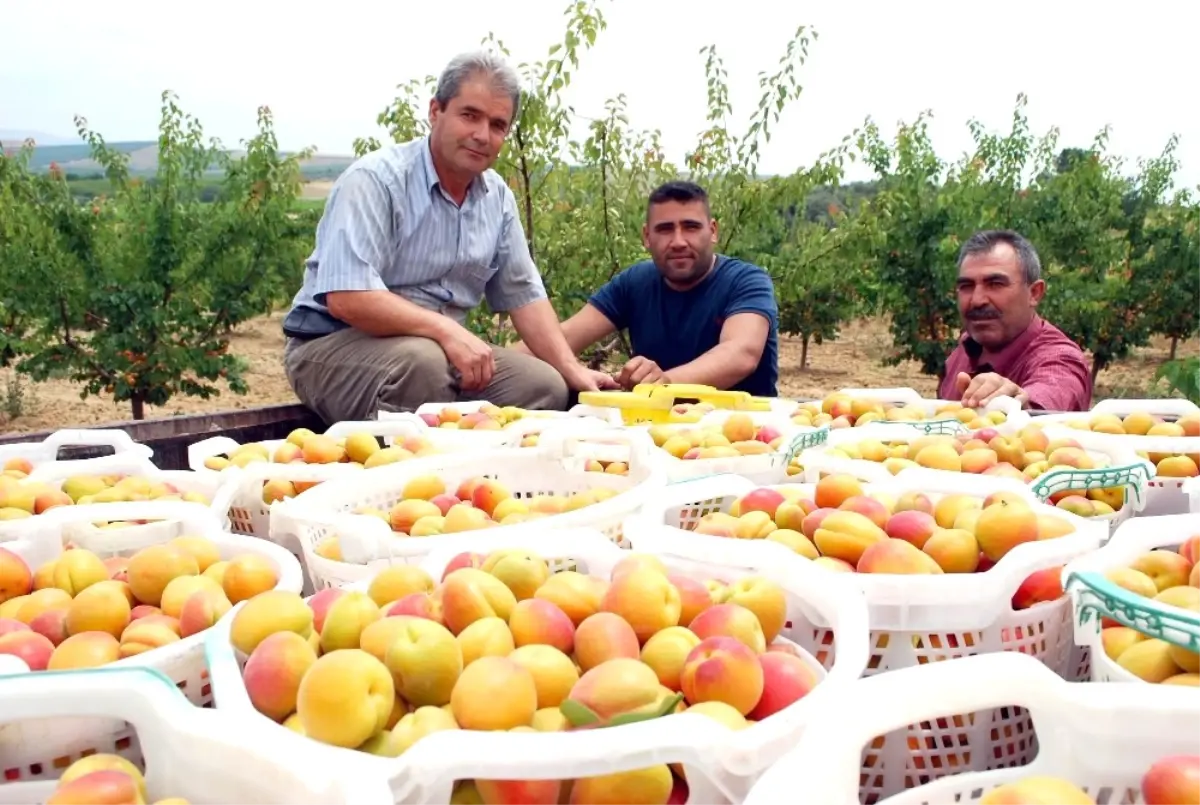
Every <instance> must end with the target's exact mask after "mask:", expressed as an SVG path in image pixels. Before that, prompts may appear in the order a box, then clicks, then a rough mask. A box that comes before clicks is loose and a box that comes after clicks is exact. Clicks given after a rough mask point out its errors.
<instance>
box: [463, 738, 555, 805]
mask: <svg viewBox="0 0 1200 805" xmlns="http://www.w3.org/2000/svg"><path fill="white" fill-rule="evenodd" d="M517 729H520V728H519V727H518V728H517ZM562 786H563V781H562V780H483V779H476V780H475V788H476V793H477V794H478V795H479V798H480V799H479V801H480V802H481V803H487V805H558V802H559V798H560V796H561V795H562Z"/></svg>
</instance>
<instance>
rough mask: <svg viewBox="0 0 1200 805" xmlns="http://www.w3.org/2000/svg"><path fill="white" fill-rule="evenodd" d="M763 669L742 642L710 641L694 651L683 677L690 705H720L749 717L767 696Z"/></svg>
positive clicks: (715, 638) (722, 639) (687, 662)
mask: <svg viewBox="0 0 1200 805" xmlns="http://www.w3.org/2000/svg"><path fill="white" fill-rule="evenodd" d="M763 684H764V682H763V669H762V666H761V665H760V664H759V662H758V656H757V655H756V654H755V653H754V652H753V651H752V650H751V649H749V648H747V647H746V645H745V644H744V643H742V642H741V641H739V640H737V639H735V638H732V637H725V636H717V637H708V638H705V639H703V640H701V641H700V643H699V644H698V645H697V646H696V647H695V648H693V649H692V650H691V652H690V653H689V654H688V656H687V660H686V661H685V662H684V666H683V673H682V674H681V675H680V686H681V687H682V689H683V694H684V696H685V697H686V698H687V701H688V703H689V704H697V703H699V702H707V701H720V702H725V703H726V704H728V705H730V706H731V707H733V708H734V709H735V710H737V711H738V712H739V713H741V714H742V715H746V714H747V713H749V712H750V711H751V710H753V709H754V706H755V705H756V704H758V701H759V699H760V698H762V693H763Z"/></svg>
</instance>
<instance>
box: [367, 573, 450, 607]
mask: <svg viewBox="0 0 1200 805" xmlns="http://www.w3.org/2000/svg"><path fill="white" fill-rule="evenodd" d="M434 587H435V584H434V582H433V579H432V578H431V577H430V575H429V574H428V573H426V572H425V571H424V570H422V569H421V568H420V567H417V566H416V565H392V566H391V567H388V568H385V569H384V570H382V571H380V572H379V573H378V574H377V575H376V576H375V578H373V579H371V584H370V586H369V587H368V588H367V595H368V596H370V597H371V600H372V601H374V602H375V603H376V604H377V605H378V606H379V607H381V608H382V607H385V606H387V605H388V604H391V603H393V602H394V601H399V600H400V599H401V598H403V597H405V596H406V595H411V594H413V593H430V592H433V589H434Z"/></svg>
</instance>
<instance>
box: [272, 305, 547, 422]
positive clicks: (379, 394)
mask: <svg viewBox="0 0 1200 805" xmlns="http://www.w3.org/2000/svg"><path fill="white" fill-rule="evenodd" d="M492 351H493V354H494V355H495V358H496V371H495V373H494V374H493V375H492V382H491V383H490V384H489V385H488V386H487V388H485V389H481V390H479V391H475V392H462V391H460V390H459V388H458V372H457V371H456V370H455V369H454V367H452V366H451V365H450V363H449V361H447V360H446V354H445V353H444V352H442V348H441V347H440V346H438V344H437V342H436V341H433V340H431V339H428V338H419V337H415V336H399V337H394V338H375V337H373V336H370V335H367V334H366V333H364V332H362V331H361V330H355V329H353V328H346V329H344V330H339V331H338V332H336V333H332V334H330V335H327V336H324V337H322V338H314V339H312V340H310V341H300V340H297V339H289V340H288V343H287V347H286V350H285V352H284V367H285V370H286V372H287V377H288V382H290V383H291V385H292V390H293V391H294V392H296V396H297V397H299V398H300V401H301V402H303V403H304V404H305V405H306V406H308V407H309V408H310V409H312V411H313V412H314V413H316V414H317V416H319V417H320V418H321V419H322V420H324V421H325V422H327V423H330V424H332V423H334V422H342V421H345V420H364V419H374V418H375V416H376V412H377V411H379V410H384V411H410V412H411V411H415V410H416V409H417V406H419V405H421V404H422V403H427V402H454V401H456V400H488V401H490V402H493V403H495V404H496V405H501V406H504V405H515V406H519V407H521V408H530V409H543V410H558V411H561V410H565V409H566V407H567V396H568V390H567V384H566V382H565V381H563V379H562V376H561V375H560V374H559V373H558V371H557V370H556V369H554V367H552V366H550V364H548V363H546V362H545V361H542V360H539V359H537V358H534V357H532V356H529V355H525V354H523V353H519V352H513V351H512V350H509V349H504V348H502V347H492Z"/></svg>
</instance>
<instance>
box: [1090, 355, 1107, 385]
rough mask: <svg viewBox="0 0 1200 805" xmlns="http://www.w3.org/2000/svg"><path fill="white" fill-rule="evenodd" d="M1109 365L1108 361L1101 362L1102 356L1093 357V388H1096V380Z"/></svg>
mask: <svg viewBox="0 0 1200 805" xmlns="http://www.w3.org/2000/svg"><path fill="white" fill-rule="evenodd" d="M1107 364H1108V361H1106V360H1101V358H1100V356H1098V355H1096V356H1093V357H1092V388H1093V389H1094V388H1096V378H1097V377H1099V376H1100V370H1101V369H1103V368H1104V367H1105V366H1106V365H1107Z"/></svg>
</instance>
